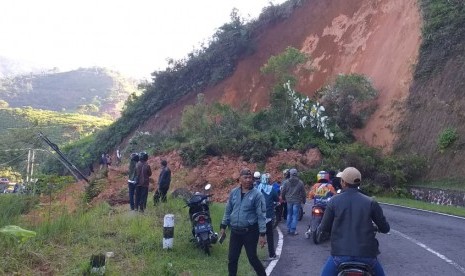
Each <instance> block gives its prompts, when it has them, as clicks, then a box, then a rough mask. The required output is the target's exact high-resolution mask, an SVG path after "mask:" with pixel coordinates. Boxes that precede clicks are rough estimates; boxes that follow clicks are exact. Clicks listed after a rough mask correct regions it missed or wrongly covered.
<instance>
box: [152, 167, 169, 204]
mask: <svg viewBox="0 0 465 276" xmlns="http://www.w3.org/2000/svg"><path fill="white" fill-rule="evenodd" d="M160 164H161V171H160V176H158V189H157V191H156V192H155V194H154V195H153V203H154V205H156V204H157V203H158V202H160V199H161V201H162V202H166V194H167V193H168V189H169V188H170V184H171V170H170V168H168V162H166V160H161V162H160Z"/></svg>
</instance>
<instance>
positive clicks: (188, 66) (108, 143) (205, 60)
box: [86, 0, 302, 162]
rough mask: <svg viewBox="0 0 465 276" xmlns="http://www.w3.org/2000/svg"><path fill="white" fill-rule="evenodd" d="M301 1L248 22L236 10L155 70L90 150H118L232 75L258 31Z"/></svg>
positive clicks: (292, 0) (266, 11) (251, 47)
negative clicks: (152, 121) (183, 101)
mask: <svg viewBox="0 0 465 276" xmlns="http://www.w3.org/2000/svg"><path fill="white" fill-rule="evenodd" d="M301 4H302V1H301V0H290V1H287V2H286V3H283V4H281V5H272V6H269V7H267V8H265V9H264V10H263V12H262V14H261V15H260V17H259V18H258V20H254V21H251V22H248V23H246V22H244V20H243V19H241V18H240V17H239V16H238V15H237V11H233V12H232V14H231V22H229V23H226V24H224V25H223V26H221V27H220V28H218V31H217V32H216V33H215V34H214V35H213V37H212V38H211V40H210V41H209V42H208V45H202V46H201V48H200V49H197V50H194V51H193V52H191V53H189V54H188V55H187V57H186V58H183V59H181V60H176V61H175V60H171V62H170V64H169V66H168V67H167V68H166V69H165V70H163V71H155V72H153V73H152V75H153V81H152V82H151V83H147V84H145V85H144V93H143V94H142V95H140V96H136V95H132V96H131V97H130V98H129V99H128V101H127V102H126V104H125V108H124V111H123V113H122V117H121V118H120V119H119V120H117V121H116V122H115V123H114V124H112V125H111V126H110V127H109V128H108V130H106V131H103V132H101V133H99V134H98V135H97V136H96V138H95V140H94V141H92V142H90V144H89V145H88V148H87V150H86V151H90V152H108V151H109V150H112V149H114V148H115V147H116V146H117V145H118V144H119V143H121V142H122V141H123V140H124V139H125V138H126V137H127V136H128V135H130V134H131V133H132V132H134V131H135V130H136V129H137V127H139V126H140V125H142V124H143V123H144V122H145V121H147V120H148V119H149V118H150V117H152V116H153V115H154V114H156V113H157V112H159V111H160V110H161V109H162V108H163V107H166V106H168V105H170V104H172V103H174V102H176V101H177V100H178V99H180V98H181V97H182V96H184V95H186V94H188V93H198V92H201V91H203V90H204V89H205V88H206V87H208V86H211V85H214V84H217V83H218V82H219V81H221V80H223V79H225V78H226V77H228V76H230V75H231V74H232V73H233V72H234V69H235V68H236V65H237V63H238V62H239V60H240V59H241V58H243V57H244V56H247V55H249V54H251V53H253V52H254V51H255V41H254V38H255V37H258V35H257V34H259V33H260V32H261V31H262V30H263V28H264V27H265V26H267V25H268V24H273V23H275V22H278V21H280V20H283V19H285V18H287V17H289V16H290V15H291V14H292V11H293V10H294V9H295V8H296V7H297V6H299V5H301ZM89 161H91V160H87V161H86V162H89Z"/></svg>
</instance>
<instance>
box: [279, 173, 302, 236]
mask: <svg viewBox="0 0 465 276" xmlns="http://www.w3.org/2000/svg"><path fill="white" fill-rule="evenodd" d="M289 173H290V176H291V177H290V178H289V179H288V180H287V181H286V183H285V184H284V185H283V190H282V192H281V194H282V197H283V200H285V201H286V202H287V233H288V234H289V235H291V236H295V235H298V234H299V233H298V232H297V231H296V229H297V221H298V217H299V210H300V208H301V206H302V204H305V200H306V195H305V187H304V183H303V182H302V180H300V179H299V177H298V176H297V175H298V172H297V170H296V169H290V170H289Z"/></svg>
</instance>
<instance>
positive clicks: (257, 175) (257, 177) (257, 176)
mask: <svg viewBox="0 0 465 276" xmlns="http://www.w3.org/2000/svg"><path fill="white" fill-rule="evenodd" d="M260 177H261V173H260V172H254V173H253V187H254V188H256V187H257V186H258V185H260Z"/></svg>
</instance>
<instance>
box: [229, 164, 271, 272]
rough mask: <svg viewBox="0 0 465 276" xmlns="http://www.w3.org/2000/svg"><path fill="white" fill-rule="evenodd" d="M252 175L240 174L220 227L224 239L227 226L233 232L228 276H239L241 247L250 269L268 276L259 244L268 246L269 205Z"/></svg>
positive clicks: (247, 173)
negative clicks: (259, 251) (260, 256)
mask: <svg viewBox="0 0 465 276" xmlns="http://www.w3.org/2000/svg"><path fill="white" fill-rule="evenodd" d="M252 177H253V176H252V172H251V171H250V170H249V169H247V168H244V169H242V170H241V171H240V174H239V183H240V187H236V188H234V189H233V190H232V191H231V193H230V194H229V198H228V202H227V203H226V208H225V210H224V215H223V220H222V222H221V226H220V237H222V236H224V235H225V229H226V227H227V226H229V228H230V229H231V239H230V241H229V254H228V271H229V276H236V275H237V265H238V261H239V256H240V254H241V251H242V246H244V248H245V252H246V254H247V258H248V259H249V263H250V265H252V267H253V268H254V270H255V272H256V273H257V275H259V276H265V275H266V272H265V268H264V267H263V264H262V263H261V262H260V260H259V259H258V256H257V244H258V243H260V247H262V248H263V247H264V246H265V244H266V239H265V234H266V218H265V217H266V215H265V214H266V203H265V198H264V196H263V194H262V193H261V192H260V191H258V190H257V189H255V188H254V187H253V178H252Z"/></svg>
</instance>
